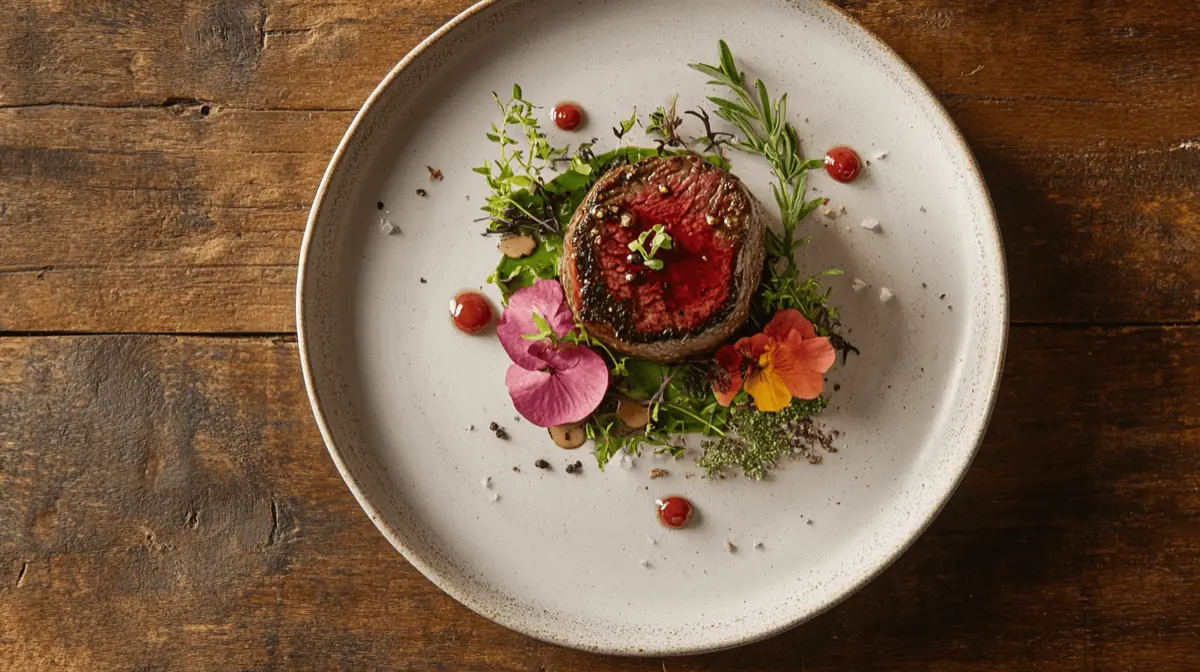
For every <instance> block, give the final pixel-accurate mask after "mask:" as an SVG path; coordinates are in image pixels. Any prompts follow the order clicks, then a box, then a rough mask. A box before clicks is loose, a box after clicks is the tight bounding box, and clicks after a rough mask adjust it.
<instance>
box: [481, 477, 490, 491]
mask: <svg viewBox="0 0 1200 672" xmlns="http://www.w3.org/2000/svg"><path fill="white" fill-rule="evenodd" d="M479 484H480V485H482V486H483V487H484V488H487V489H491V487H492V477H491V476H484V477H483V478H481V479H479Z"/></svg>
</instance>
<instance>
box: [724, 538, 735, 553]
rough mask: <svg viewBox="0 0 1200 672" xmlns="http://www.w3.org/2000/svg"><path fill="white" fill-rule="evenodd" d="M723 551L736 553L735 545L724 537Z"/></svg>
mask: <svg viewBox="0 0 1200 672" xmlns="http://www.w3.org/2000/svg"><path fill="white" fill-rule="evenodd" d="M725 552H726V553H737V546H735V545H734V544H733V542H732V541H730V540H728V539H726V540H725Z"/></svg>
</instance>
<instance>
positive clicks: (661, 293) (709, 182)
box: [561, 155, 766, 362]
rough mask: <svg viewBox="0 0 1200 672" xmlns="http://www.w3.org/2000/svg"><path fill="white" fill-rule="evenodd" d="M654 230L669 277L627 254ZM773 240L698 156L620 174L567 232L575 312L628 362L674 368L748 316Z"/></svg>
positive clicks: (722, 175)
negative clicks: (660, 229) (665, 239)
mask: <svg viewBox="0 0 1200 672" xmlns="http://www.w3.org/2000/svg"><path fill="white" fill-rule="evenodd" d="M656 224H662V225H663V226H664V230H665V231H666V232H667V233H668V234H670V236H671V238H672V239H673V246H672V249H669V250H665V249H664V250H660V251H659V252H658V253H657V254H656V255H655V258H656V259H661V260H662V261H663V267H662V269H661V270H654V269H652V268H649V267H648V266H646V265H645V263H644V259H643V257H642V255H641V254H640V253H638V252H633V251H631V250H630V249H629V243H630V242H631V241H636V240H637V238H638V236H639V234H641V233H642V232H643V231H646V230H647V229H650V228H652V227H654V226H655V225H656ZM765 230H766V221H765V217H764V215H763V211H762V207H761V206H760V205H759V203H758V201H757V200H756V199H755V198H754V197H753V196H752V195H751V194H750V192H749V191H747V190H746V187H745V186H744V185H743V184H742V182H741V180H739V179H737V178H736V177H734V176H733V175H731V174H729V173H727V172H725V171H723V170H721V169H720V168H718V167H716V166H714V165H712V164H710V163H708V162H707V161H705V160H704V159H703V158H701V157H699V156H694V155H680V156H662V157H651V158H647V159H643V160H641V161H639V162H637V163H635V164H625V165H622V166H618V167H615V168H612V169H610V170H609V171H608V172H606V173H605V174H604V175H602V176H601V177H600V179H599V180H598V181H597V182H596V184H595V185H593V186H592V188H591V189H590V190H589V191H588V193H587V195H586V196H585V197H584V199H583V203H582V204H581V205H580V206H579V209H578V210H576V211H575V214H574V216H573V217H572V218H571V222H570V223H569V224H568V225H567V231H566V235H565V243H564V245H563V258H562V261H563V263H562V266H561V279H562V284H563V288H564V289H565V290H566V295H567V302H568V303H569V304H570V306H571V310H572V312H574V314H575V318H576V319H577V320H579V321H580V322H582V323H583V324H584V325H585V326H586V327H587V329H588V332H589V333H591V335H592V336H594V337H595V338H596V339H598V340H600V341H601V342H603V343H604V344H605V345H607V346H609V347H610V348H613V349H614V350H617V351H620V352H622V353H625V354H629V355H635V356H638V357H644V358H647V359H652V360H656V361H662V362H669V361H677V360H679V359H683V358H685V357H689V356H691V355H696V354H700V353H703V352H707V351H710V350H712V349H713V348H715V347H716V346H717V345H719V344H720V343H721V342H723V341H725V340H726V339H728V338H729V337H730V336H731V335H732V334H733V333H734V332H735V331H736V330H737V329H738V328H739V327H741V326H742V323H743V322H745V321H746V317H747V316H748V315H749V313H750V299H751V296H752V295H753V293H754V290H755V289H756V288H757V287H758V282H759V278H760V277H761V275H762V265H763V256H764V248H763V236H764V235H765V234H764V232H765ZM647 246H648V245H647Z"/></svg>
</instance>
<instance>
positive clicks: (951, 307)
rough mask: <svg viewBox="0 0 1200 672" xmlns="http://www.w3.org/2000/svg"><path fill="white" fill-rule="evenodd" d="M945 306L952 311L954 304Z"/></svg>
mask: <svg viewBox="0 0 1200 672" xmlns="http://www.w3.org/2000/svg"><path fill="white" fill-rule="evenodd" d="M946 307H947V308H949V309H950V311H951V312H953V311H954V306H946Z"/></svg>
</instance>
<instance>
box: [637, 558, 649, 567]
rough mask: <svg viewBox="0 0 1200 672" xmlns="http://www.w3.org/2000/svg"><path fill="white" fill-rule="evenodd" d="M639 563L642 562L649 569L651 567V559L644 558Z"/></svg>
mask: <svg viewBox="0 0 1200 672" xmlns="http://www.w3.org/2000/svg"><path fill="white" fill-rule="evenodd" d="M638 564H640V565H641V566H642V567H645V568H647V569H649V568H650V561H649V560H645V559H643V560H641V561H639V562H638Z"/></svg>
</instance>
